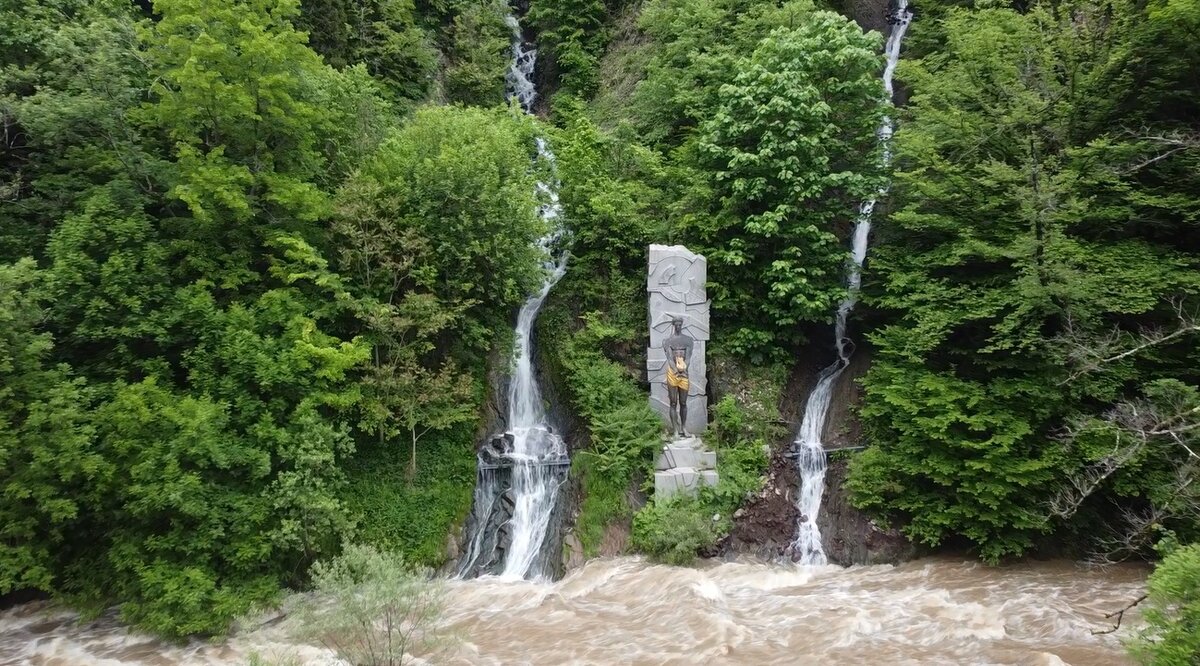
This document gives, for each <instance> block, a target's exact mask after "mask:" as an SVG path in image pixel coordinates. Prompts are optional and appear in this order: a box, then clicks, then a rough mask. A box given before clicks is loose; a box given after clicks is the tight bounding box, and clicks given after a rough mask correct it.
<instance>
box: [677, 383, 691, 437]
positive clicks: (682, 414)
mask: <svg viewBox="0 0 1200 666" xmlns="http://www.w3.org/2000/svg"><path fill="white" fill-rule="evenodd" d="M675 390H676V391H679V397H678V398H677V400H678V401H679V432H680V433H682V434H683V435H685V436H686V435H687V434H688V433H687V400H688V396H687V394H688V392H687V391H686V390H684V389H675Z"/></svg>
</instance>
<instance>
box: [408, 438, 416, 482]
mask: <svg viewBox="0 0 1200 666" xmlns="http://www.w3.org/2000/svg"><path fill="white" fill-rule="evenodd" d="M409 433H410V434H412V453H411V455H409V458H408V481H409V483H411V482H412V480H413V479H415V478H417V429H416V428H412V429H410V430H409Z"/></svg>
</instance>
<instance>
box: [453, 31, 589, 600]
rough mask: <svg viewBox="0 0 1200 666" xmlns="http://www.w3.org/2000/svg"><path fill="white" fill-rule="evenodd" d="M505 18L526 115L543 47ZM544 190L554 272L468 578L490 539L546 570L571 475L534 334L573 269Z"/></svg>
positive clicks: (543, 152)
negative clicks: (498, 511) (546, 401)
mask: <svg viewBox="0 0 1200 666" xmlns="http://www.w3.org/2000/svg"><path fill="white" fill-rule="evenodd" d="M505 21H506V23H507V24H508V25H509V27H511V28H512V31H513V43H512V63H511V64H510V66H509V69H508V73H507V74H506V76H505V81H506V83H507V88H508V96H509V98H510V99H515V100H517V102H518V103H519V104H520V105H521V108H522V109H524V110H525V112H526V113H532V110H533V103H534V100H535V98H536V96H537V92H536V89H535V88H534V85H533V80H532V79H533V70H534V66H535V65H536V63H537V50H536V49H533V48H528V47H527V45H526V44H525V42H524V39H523V37H522V35H521V27H520V24H519V23H518V21H517V18H516V17H515V16H513V15H511V14H510V15H509V16H508V17H507V18H506V19H505ZM537 152H538V159H539V160H543V161H545V162H546V163H547V164H548V165H549V166H550V169H549V171H550V173H551V174H553V173H554V153H552V152H551V151H550V148H549V146H547V145H546V142H545V141H544V140H542V139H538V140H537ZM537 188H538V195H539V197H540V199H541V200H542V202H543V203H542V205H541V208H540V210H539V213H540V215H541V217H542V219H543V220H544V221H545V222H546V225H547V227H548V228H549V229H550V233H549V234H547V236H545V237H544V238H542V239H541V241H539V243H538V244H539V246H540V247H541V249H542V250H543V251H545V252H546V254H547V256H548V257H549V259H548V260H547V261H546V263H545V264H544V266H543V268H544V269H545V272H546V278H545V281H544V282H543V283H542V286H541V289H539V290H538V292H537V293H535V294H534V295H532V296H530V297H529V299H528V300H526V301H525V303H524V304H523V305H522V306H521V311H520V313H518V315H517V325H516V329H515V331H514V337H515V338H516V343H515V350H514V351H515V362H514V367H513V375H512V380H511V382H510V383H509V387H508V432H507V433H506V434H505V435H504V436H503V437H502V438H501V441H504V442H505V443H506V444H505V445H504V450H502V451H499V452H498V453H499V456H498V458H499V461H496V460H494V459H493V458H485V457H484V455H483V453H481V455H480V459H479V467H480V473H479V482H478V484H477V485H476V489H475V516H476V520H475V523H476V530H475V534H474V535H473V536H472V538H471V540H470V542H469V543H468V546H467V553H466V557H464V558H463V561H462V564H461V566H460V568H459V575H460V576H461V575H469V574H471V573H479V572H480V571H482V570H484V569H481V568H480V560H481V558H483V557H484V556H486V553H485V552H484V551H485V550H487V547H486V545H485V544H486V543H490V544H491V547H492V549H493V550H496V549H499V550H501V551H503V561H502V568H499V573H500V575H501V576H502V577H505V578H514V579H520V578H543V577H544V576H545V572H544V571H543V567H542V564H541V563H540V562H539V558H538V555H539V553H541V551H542V549H543V544H544V542H545V540H546V532H547V527H548V525H549V523H550V519H551V516H552V515H553V513H554V505H555V500H556V498H557V496H558V487H559V485H560V484H561V481H562V476H563V474H564V473H565V469H566V467H565V463H566V460H567V447H566V445H565V443H564V442H563V440H562V438H561V437H559V436H558V435H557V434H555V433H554V432H553V431H552V430H551V428H550V426H549V423H548V421H549V419H548V417H547V414H546V410H545V407H544V406H543V404H542V395H541V390H540V389H539V387H538V382H537V377H536V373H535V368H534V363H533V339H532V337H533V325H534V322H535V321H536V320H537V315H538V312H539V311H540V310H541V308H542V304H543V303H544V302H545V300H546V296H547V295H548V294H549V293H550V289H551V288H553V287H554V285H555V284H556V283H557V282H558V280H559V279H560V278H561V277H562V275H563V273H564V272H565V271H566V254H565V253H564V252H560V251H559V250H558V246H559V245H560V240H561V237H562V233H563V231H562V227H561V226H560V222H559V220H558V218H559V214H560V213H561V211H562V208H561V206H560V205H559V203H558V194H557V183H556V182H554V181H553V180H551V181H550V182H545V181H543V182H539V183H538V185H537ZM493 453H497V452H493ZM494 457H495V456H494ZM497 462H499V464H496V463H497ZM498 467H502V468H503V469H505V470H507V471H508V472H509V479H508V480H509V484H508V490H505V489H504V488H502V487H501V483H500V479H499V475H498V474H495V473H491V472H495V471H497V468H498ZM498 501H499V502H502V503H505V504H511V507H508V509H509V510H510V511H511V517H510V518H509V519H508V521H507V522H505V523H504V524H503V525H501V526H499V527H498V529H499V530H502V531H503V532H504V537H503V538H500V537H499V536H497V535H491V539H490V541H489V535H488V531H489V525H488V520H487V519H488V517H489V516H490V515H492V513H493V511H494V509H495V508H496V504H497V502H498Z"/></svg>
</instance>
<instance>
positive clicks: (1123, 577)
mask: <svg viewBox="0 0 1200 666" xmlns="http://www.w3.org/2000/svg"><path fill="white" fill-rule="evenodd" d="M1145 573H1146V571H1145V568H1143V567H1139V566H1133V565H1129V566H1115V567H1106V568H1102V569H1098V568H1086V567H1083V566H1080V565H1075V564H1073V563H1068V562H1033V563H1024V564H1019V565H1013V566H1008V567H987V566H984V565H981V564H977V563H972V562H963V561H959V560H953V559H945V558H938V559H925V560H918V561H915V562H909V563H906V564H902V565H899V566H894V567H893V566H870V567H851V568H849V569H843V568H840V567H835V566H817V567H805V566H794V565H777V564H763V563H757V562H755V563H750V562H732V563H729V562H726V563H717V562H706V563H704V564H702V565H701V566H699V567H698V568H695V569H688V568H677V567H666V566H658V565H652V564H649V563H648V562H646V561H644V560H642V559H640V558H628V557H623V558H613V559H600V560H593V561H591V562H589V563H588V564H587V565H586V566H584V567H582V568H581V569H577V570H575V571H573V572H571V573H569V574H568V575H567V576H566V577H565V578H564V579H562V580H560V581H558V582H555V583H544V582H533V581H512V580H500V579H498V578H493V577H484V578H479V579H474V580H452V581H449V582H448V585H449V591H448V607H447V609H446V612H445V614H444V616H443V618H442V626H443V628H444V629H446V630H447V633H449V634H452V635H453V636H454V637H455V641H454V644H453V646H452V648H451V649H450V650H449V651H448V652H446V653H442V654H438V655H416V656H417V657H418V659H417V660H416V663H437V664H472V665H474V664H505V665H508V664H555V665H557V664H579V665H583V664H598V665H599V664H679V665H684V664H688V665H691V664H789V665H790V664H817V663H820V664H864V663H874V664H889V665H894V664H1021V665H1031V666H1032V665H1045V666H1053V665H1060V664H1073V665H1075V666H1085V665H1086V666H1102V665H1104V664H1127V663H1130V662H1129V661H1128V659H1127V657H1126V656H1125V653H1124V650H1123V647H1122V645H1121V641H1122V639H1123V638H1128V637H1130V636H1132V635H1133V632H1134V631H1136V629H1137V625H1138V622H1139V620H1138V616H1137V615H1136V612H1135V611H1136V609H1134V611H1131V612H1129V613H1126V617H1125V621H1124V622H1123V623H1122V626H1121V629H1119V630H1118V631H1116V632H1114V633H1110V634H1103V635H1093V634H1092V633H1091V632H1092V630H1103V629H1108V628H1110V627H1111V626H1112V625H1111V624H1110V623H1109V622H1108V621H1106V620H1105V619H1104V617H1103V616H1104V614H1105V613H1108V612H1111V611H1114V610H1117V609H1119V608H1122V607H1124V606H1125V605H1126V604H1128V603H1129V602H1130V601H1132V600H1133V599H1136V598H1137V597H1138V596H1139V595H1140V594H1141V593H1142V590H1143V588H1144V585H1145ZM76 617H77V616H75V615H74V614H73V613H70V612H67V611H59V610H55V609H53V608H51V607H49V606H47V605H46V604H45V603H43V602H35V603H30V604H25V605H22V606H17V607H15V608H10V609H8V610H5V611H3V612H2V613H0V664H6V665H7V664H28V665H30V666H77V665H80V664H98V665H101V666H110V665H111V666H117V665H125V664H146V665H155V666H175V665H182V664H213V665H218V664H219V665H225V664H246V663H247V662H248V660H249V659H250V657H251V655H253V654H257V655H259V656H261V657H263V658H264V659H265V660H266V663H278V664H314V665H315V664H337V663H338V661H337V660H336V659H334V658H333V657H332V655H330V654H329V653H328V652H326V651H325V650H324V649H322V648H319V647H313V646H304V645H294V644H290V643H288V641H287V639H286V638H285V636H286V634H285V629H284V628H283V623H280V624H271V625H269V626H267V627H265V628H259V629H254V630H248V631H244V632H241V633H236V634H235V635H233V636H232V637H230V638H227V639H224V640H222V641H219V642H195V643H192V644H189V645H185V646H177V645H170V644H167V643H163V642H161V641H158V640H155V639H151V638H148V637H145V636H141V635H138V634H136V633H132V632H130V631H129V630H127V629H126V628H124V627H122V626H121V625H120V624H119V623H118V622H117V621H116V620H115V619H113V618H112V617H102V618H100V619H98V620H94V621H90V622H83V623H79V622H77V620H76ZM284 623H286V620H285V621H284Z"/></svg>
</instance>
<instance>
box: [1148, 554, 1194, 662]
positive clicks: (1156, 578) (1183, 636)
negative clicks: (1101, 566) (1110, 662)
mask: <svg viewBox="0 0 1200 666" xmlns="http://www.w3.org/2000/svg"><path fill="white" fill-rule="evenodd" d="M1160 550H1163V551H1164V553H1163V554H1164V557H1163V560H1162V562H1160V563H1159V564H1158V566H1156V567H1155V568H1154V573H1152V574H1150V581H1149V583H1148V587H1149V602H1148V603H1149V605H1148V608H1147V609H1146V611H1145V612H1144V616H1145V618H1146V628H1145V629H1144V630H1143V631H1142V635H1141V637H1140V639H1139V640H1138V641H1137V642H1135V643H1134V645H1133V648H1134V655H1135V656H1136V657H1137V658H1138V660H1139V661H1141V662H1142V663H1144V664H1154V665H1155V666H1189V665H1190V664H1195V663H1196V660H1197V659H1200V544H1192V545H1190V546H1179V545H1178V544H1177V543H1174V542H1173V539H1172V540H1171V542H1170V543H1169V545H1165V547H1164V548H1161V549H1160Z"/></svg>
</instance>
